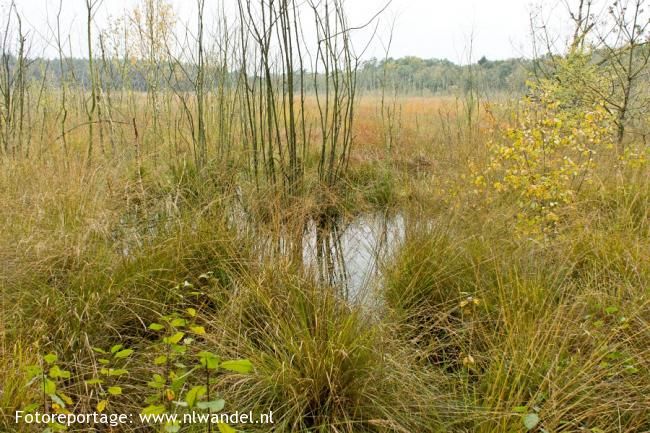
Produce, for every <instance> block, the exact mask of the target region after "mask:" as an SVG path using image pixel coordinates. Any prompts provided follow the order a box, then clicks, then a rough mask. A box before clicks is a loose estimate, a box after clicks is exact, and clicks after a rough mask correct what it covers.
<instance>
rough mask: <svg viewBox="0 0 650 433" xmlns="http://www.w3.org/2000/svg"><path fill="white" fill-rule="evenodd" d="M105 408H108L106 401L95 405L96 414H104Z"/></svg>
mask: <svg viewBox="0 0 650 433" xmlns="http://www.w3.org/2000/svg"><path fill="white" fill-rule="evenodd" d="M106 406H108V400H102V401H100V402H99V403H97V412H99V413H102V412H104V409H106Z"/></svg>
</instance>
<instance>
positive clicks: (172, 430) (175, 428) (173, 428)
mask: <svg viewBox="0 0 650 433" xmlns="http://www.w3.org/2000/svg"><path fill="white" fill-rule="evenodd" d="M165 431H166V432H167V433H178V432H179V431H181V425H180V424H179V422H178V421H175V422H173V423H170V422H168V423H167V424H165Z"/></svg>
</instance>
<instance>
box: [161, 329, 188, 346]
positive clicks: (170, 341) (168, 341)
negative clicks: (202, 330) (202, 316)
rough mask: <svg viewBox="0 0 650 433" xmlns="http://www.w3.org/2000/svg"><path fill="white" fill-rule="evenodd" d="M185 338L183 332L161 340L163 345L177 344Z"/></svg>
mask: <svg viewBox="0 0 650 433" xmlns="http://www.w3.org/2000/svg"><path fill="white" fill-rule="evenodd" d="M184 336H185V333H183V332H177V333H176V334H174V335H172V336H171V337H166V338H164V339H163V343H165V344H177V343H178V342H179V341H181V340H182V339H183V337H184Z"/></svg>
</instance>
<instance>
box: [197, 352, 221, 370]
mask: <svg viewBox="0 0 650 433" xmlns="http://www.w3.org/2000/svg"><path fill="white" fill-rule="evenodd" d="M198 357H199V362H200V363H201V365H202V366H203V367H205V368H207V369H208V370H216V369H217V368H219V361H220V359H219V357H218V356H217V355H215V354H214V353H210V352H199V354H198Z"/></svg>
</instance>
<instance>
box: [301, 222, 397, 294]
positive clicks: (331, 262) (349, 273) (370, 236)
mask: <svg viewBox="0 0 650 433" xmlns="http://www.w3.org/2000/svg"><path fill="white" fill-rule="evenodd" d="M404 227H405V224H404V217H403V216H402V215H401V214H394V215H389V214H387V213H385V212H377V213H372V214H364V215H361V216H359V217H357V218H355V219H353V220H350V221H344V220H342V219H338V220H324V221H323V220H321V221H313V220H312V221H310V222H309V223H308V224H307V227H306V228H305V231H304V233H303V236H302V260H303V264H304V266H305V267H306V268H307V269H308V270H311V271H312V272H315V274H316V275H317V276H318V278H319V280H320V281H321V282H322V283H323V284H328V285H331V286H335V287H338V288H340V290H341V292H342V294H343V295H344V296H345V297H346V298H348V299H350V300H352V301H367V299H365V298H366V297H367V296H368V295H369V293H367V291H366V290H363V289H364V288H366V287H371V286H372V285H371V284H369V283H370V282H371V281H372V280H373V279H375V278H377V276H378V271H379V266H378V265H379V263H381V259H382V258H384V257H385V256H386V254H390V253H392V252H393V250H394V247H395V246H396V245H398V244H399V243H400V242H401V240H403V239H404Z"/></svg>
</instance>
